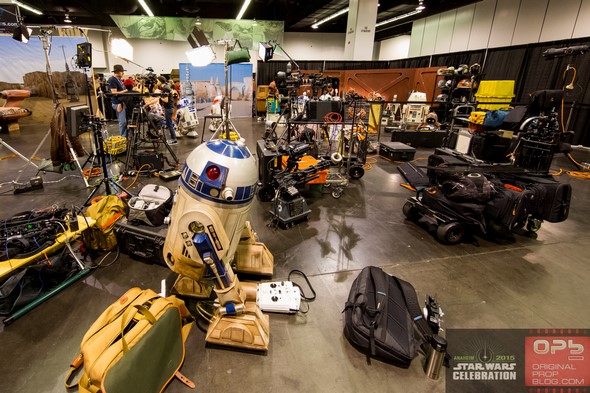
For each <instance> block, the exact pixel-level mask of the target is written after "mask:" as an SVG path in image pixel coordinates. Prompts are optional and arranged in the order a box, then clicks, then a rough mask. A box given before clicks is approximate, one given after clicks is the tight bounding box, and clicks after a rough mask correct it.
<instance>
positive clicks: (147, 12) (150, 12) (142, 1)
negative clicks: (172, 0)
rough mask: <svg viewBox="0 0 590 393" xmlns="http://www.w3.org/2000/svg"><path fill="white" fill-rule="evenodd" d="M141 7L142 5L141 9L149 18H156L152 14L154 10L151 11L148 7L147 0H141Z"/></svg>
mask: <svg viewBox="0 0 590 393" xmlns="http://www.w3.org/2000/svg"><path fill="white" fill-rule="evenodd" d="M139 5H141V7H142V8H143V10H144V11H145V13H146V14H148V16H154V13H153V12H152V10H150V7H148V5H147V3H146V2H145V0H139Z"/></svg>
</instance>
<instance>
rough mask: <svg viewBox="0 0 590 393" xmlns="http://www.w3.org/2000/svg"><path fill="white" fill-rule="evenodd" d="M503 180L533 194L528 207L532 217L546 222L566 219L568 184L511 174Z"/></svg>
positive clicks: (549, 178)
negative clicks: (531, 201)
mask: <svg viewBox="0 0 590 393" xmlns="http://www.w3.org/2000/svg"><path fill="white" fill-rule="evenodd" d="M503 181H504V183H506V184H511V185H515V186H517V187H519V188H521V189H524V190H526V191H528V192H531V193H533V194H534V202H533V205H532V206H531V207H530V209H529V210H530V213H531V215H532V216H533V217H534V218H537V219H541V220H545V221H548V222H562V221H565V220H566V219H567V217H568V215H569V207H570V200H571V197H572V186H571V185H570V184H567V183H560V182H559V181H557V180H555V179H554V178H553V177H542V176H513V177H510V178H508V179H503Z"/></svg>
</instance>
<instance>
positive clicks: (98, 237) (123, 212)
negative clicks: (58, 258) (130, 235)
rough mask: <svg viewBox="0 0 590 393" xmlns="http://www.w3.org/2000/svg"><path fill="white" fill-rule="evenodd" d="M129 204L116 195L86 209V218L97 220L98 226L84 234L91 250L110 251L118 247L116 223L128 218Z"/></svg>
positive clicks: (95, 202)
mask: <svg viewBox="0 0 590 393" xmlns="http://www.w3.org/2000/svg"><path fill="white" fill-rule="evenodd" d="M128 211H129V208H128V206H127V203H125V201H123V200H122V199H121V198H119V197H118V196H116V195H108V196H106V197H103V198H102V199H100V200H98V201H95V200H93V202H92V204H91V205H90V206H88V209H86V216H88V217H91V218H93V219H95V220H96V224H94V226H93V227H91V228H89V229H88V230H87V231H85V232H84V243H86V246H87V247H88V248H89V249H91V250H104V251H110V250H112V249H113V248H115V247H116V246H117V237H116V235H115V231H114V230H113V229H114V227H115V223H116V222H117V220H119V219H121V218H123V217H126V216H127V213H128Z"/></svg>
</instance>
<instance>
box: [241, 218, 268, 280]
mask: <svg viewBox="0 0 590 393" xmlns="http://www.w3.org/2000/svg"><path fill="white" fill-rule="evenodd" d="M234 267H235V271H236V272H238V273H247V274H256V275H261V276H272V273H273V267H274V257H273V256H272V254H271V253H270V251H269V250H268V248H266V246H265V245H264V243H260V242H259V241H258V237H257V236H256V232H254V231H253V230H252V227H251V226H250V222H249V221H246V224H245V226H244V230H243V231H242V235H241V237H240V243H238V248H237V249H236V255H235V259H234Z"/></svg>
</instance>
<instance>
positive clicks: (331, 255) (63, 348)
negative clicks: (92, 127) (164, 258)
mask: <svg viewBox="0 0 590 393" xmlns="http://www.w3.org/2000/svg"><path fill="white" fill-rule="evenodd" d="M234 124H235V125H236V127H237V128H238V130H239V131H240V133H241V134H242V136H244V137H245V138H246V139H247V144H248V145H249V147H250V150H251V151H252V152H255V151H256V150H255V141H256V139H259V138H260V137H261V135H262V133H263V124H262V123H259V122H256V120H255V119H237V120H235V121H234ZM47 127H48V126H47V123H43V122H36V121H35V120H34V116H33V117H32V118H30V119H28V120H27V121H24V122H22V125H21V131H20V132H19V133H15V134H10V135H8V134H2V135H1V136H0V137H1V138H2V139H3V140H4V141H5V142H7V143H9V144H10V145H11V146H13V147H14V148H16V149H17V150H19V151H20V152H21V153H23V154H24V155H30V154H32V153H33V151H34V149H35V147H36V145H37V144H38V143H39V141H40V140H41V139H42V137H43V136H44V134H45V132H46V131H47ZM109 128H110V129H114V125H112V124H111V125H109ZM199 133H200V130H199ZM208 136H209V134H207V135H206V137H208ZM84 138H88V136H85V137H84ZM386 138H388V135H386V136H384V139H386ZM197 143H198V141H195V140H192V139H187V138H183V139H181V140H180V142H179V144H178V145H176V146H174V149H175V150H176V151H177V152H178V154H179V157H180V158H181V161H182V160H183V159H184V158H185V157H186V156H187V154H188V152H190V151H191V150H192V149H193V148H194V147H195V146H196V144H197ZM9 154H10V152H9V151H8V150H7V149H5V148H4V147H2V148H0V156H3V157H4V156H7V155H9ZM428 154H430V151H429V150H428V149H424V150H422V149H420V150H419V151H418V154H417V157H427V156H428ZM37 155H38V156H40V157H47V156H49V143H48V142H47V143H45V146H43V148H42V149H41V151H40V153H39V154H37ZM23 163H24V161H21V160H20V159H18V158H10V159H3V160H0V183H3V186H2V187H1V188H0V211H1V214H0V216H1V217H3V218H6V217H10V216H11V215H12V214H14V213H16V212H20V211H23V210H29V209H40V208H44V207H47V206H50V205H52V204H55V203H57V204H59V205H65V206H70V205H72V204H73V205H77V206H81V205H82V204H83V202H84V200H85V198H86V196H87V195H88V193H89V190H88V189H86V188H85V187H84V185H83V183H82V180H81V179H79V178H74V177H69V178H66V179H65V180H63V181H61V182H59V183H51V181H56V180H59V179H61V178H62V177H63V175H59V174H54V173H47V174H45V175H44V176H43V178H44V181H45V187H44V189H43V190H38V191H33V192H29V193H25V194H20V195H13V193H12V187H11V185H10V184H9V185H4V183H5V182H10V181H12V180H13V179H15V177H16V176H17V175H18V173H19V170H21V169H22V166H23ZM554 165H555V167H556V168H559V167H563V168H565V169H573V167H572V166H571V164H569V163H568V162H566V160H565V159H563V158H557V159H556V160H555V162H554ZM24 171H25V173H24V174H23V179H27V178H28V177H31V176H33V175H34V174H35V170H33V169H32V168H30V167H29V168H26V169H25V170H24ZM66 174H76V173H75V172H68V173H66ZM560 179H561V181H564V182H570V183H571V184H572V186H573V198H572V203H571V213H570V216H569V219H568V220H567V221H565V222H563V223H558V224H551V223H544V224H543V226H542V228H541V230H540V231H539V232H538V236H537V237H536V238H530V237H525V236H519V235H515V236H514V238H513V239H504V240H503V241H501V242H494V241H490V240H486V239H482V238H477V242H476V243H463V244H460V245H457V246H445V245H442V244H440V243H439V242H438V241H436V240H435V239H434V237H433V236H432V235H430V234H428V233H427V232H426V231H425V230H424V229H422V228H421V227H419V226H417V225H416V224H415V223H412V222H408V221H406V220H405V219H404V216H403V214H402V209H401V207H402V205H403V204H404V201H405V200H406V198H407V197H409V196H410V195H411V193H410V192H409V191H407V190H406V189H404V188H402V187H400V186H399V184H400V182H401V181H402V179H401V177H400V175H399V174H398V172H397V170H396V165H395V164H394V163H392V162H389V161H386V160H383V159H380V158H377V159H376V163H375V164H374V165H373V167H372V168H371V169H370V170H368V171H367V173H366V174H365V176H364V177H363V178H362V179H361V180H358V181H352V182H351V184H350V186H349V187H348V188H347V189H346V190H345V193H344V195H343V196H342V198H341V199H339V200H335V199H333V198H332V197H331V196H330V195H329V194H327V193H326V194H324V195H321V194H320V193H319V192H316V193H310V194H308V195H307V196H308V199H307V200H308V203H309V205H310V207H311V209H312V213H311V215H310V220H309V222H307V223H303V224H301V225H298V226H296V227H295V228H292V229H289V230H280V229H271V228H269V227H268V226H267V224H268V223H269V220H270V215H269V213H268V211H269V209H270V208H271V204H270V203H262V202H260V201H258V200H257V199H255V201H254V205H253V209H252V212H251V222H252V224H253V227H254V228H255V230H256V231H257V232H258V235H259V237H260V239H261V241H263V242H265V243H266V245H267V246H268V248H269V249H270V251H271V252H272V253H273V255H274V258H275V275H274V279H277V280H278V279H285V278H286V277H287V274H288V273H289V271H291V270H292V269H300V270H302V271H304V272H305V273H306V274H307V275H308V276H309V277H310V280H311V282H312V284H313V286H314V287H315V290H316V292H317V300H315V301H314V302H312V303H311V304H310V310H309V313H307V314H305V315H303V314H302V315H278V314H273V315H271V316H270V321H271V322H270V329H271V330H270V337H271V343H270V349H269V351H268V354H267V355H266V356H263V355H256V354H250V353H243V352H235V351H230V350H222V349H209V348H206V347H205V342H204V333H203V332H201V331H200V330H199V329H196V328H195V329H193V330H192V333H191V335H190V337H189V338H188V341H187V344H186V348H187V355H186V360H185V363H184V366H183V369H182V372H183V373H184V374H185V375H186V376H188V377H189V378H191V379H192V380H193V381H195V382H196V384H197V388H196V390H195V391H196V392H228V391H258V392H274V391H281V392H361V391H363V392H443V391H445V383H444V377H443V378H441V379H440V380H438V381H432V380H429V379H427V378H426V377H425V375H424V372H423V370H422V368H421V362H422V358H421V357H418V358H417V359H415V360H414V362H413V363H412V365H411V367H410V368H409V369H407V370H404V369H399V368H396V367H393V366H390V365H387V364H384V363H381V362H378V361H373V362H372V364H371V365H367V363H366V361H365V357H364V355H362V354H360V353H359V352H357V351H356V350H355V349H353V348H352V347H351V346H350V345H349V344H348V342H347V341H346V340H345V338H344V336H343V334H342V327H343V314H342V313H341V311H342V309H343V307H344V302H345V301H346V299H347V295H348V292H349V288H350V285H351V283H352V280H353V279H354V278H355V277H356V275H357V274H358V272H359V270H360V269H362V268H363V267H365V266H368V265H376V266H380V267H382V268H383V269H384V270H385V271H387V272H388V273H390V274H395V275H397V276H399V277H401V278H403V279H405V280H408V281H410V282H411V283H413V285H414V286H415V287H416V290H417V292H418V296H419V298H420V299H423V298H424V296H426V295H427V294H431V295H436V297H437V299H438V300H439V302H440V303H441V305H442V307H443V309H444V311H445V318H444V324H445V327H446V328H588V327H590V313H589V312H588V303H587V299H588V297H590V286H588V284H587V283H588V282H590V268H589V267H588V262H590V258H589V257H588V254H587V252H588V244H589V243H588V242H589V240H590V234H589V233H588V231H587V229H588V228H590V206H589V205H588V191H589V189H590V183H588V181H586V180H581V179H576V178H572V177H569V176H567V175H565V174H564V175H562V176H561V178H560ZM130 181H131V180H127V181H124V182H123V184H129V183H130ZM158 181H159V180H158V179H155V178H140V180H139V182H138V183H137V184H136V185H135V186H134V187H133V188H132V189H131V191H138V190H139V189H140V188H141V185H142V184H148V183H155V182H156V183H157V182H158ZM167 185H168V186H172V184H167ZM171 274H172V273H171V272H170V271H169V270H168V269H166V268H164V267H161V266H158V265H151V264H146V263H142V262H139V261H136V260H132V259H130V258H129V257H127V256H126V255H123V254H122V255H121V256H120V258H119V260H118V261H117V262H116V263H115V264H114V265H112V266H110V267H108V268H105V269H99V270H97V271H95V272H94V273H93V274H92V275H91V276H88V277H87V278H86V279H84V280H83V281H79V282H76V283H75V284H73V285H72V286H71V287H69V288H67V289H66V290H64V291H62V292H61V293H59V294H58V295H56V296H55V297H54V298H52V299H50V300H48V301H47V302H45V303H44V304H42V305H41V306H39V307H38V308H36V309H34V310H33V311H31V312H29V313H28V314H26V315H25V316H23V317H21V318H20V319H18V320H16V321H15V322H14V323H13V324H11V325H9V326H6V327H4V326H1V325H0V348H2V356H1V357H0V359H1V367H0V392H12V393H19V392H23V393H32V392H62V391H64V387H63V377H64V375H65V373H66V371H67V369H68V365H69V363H70V361H71V360H72V359H73V358H74V356H75V355H76V354H77V353H78V349H79V345H80V341H81V339H82V336H83V335H84V333H85V332H86V330H87V329H88V328H89V326H90V325H91V324H92V322H93V321H94V320H95V319H96V317H97V316H98V315H99V314H100V313H101V312H102V311H103V310H104V309H105V308H106V307H107V306H108V305H110V304H111V303H112V302H114V301H115V300H116V299H117V298H118V297H119V296H120V295H122V294H123V293H124V292H125V291H126V290H127V289H129V288H131V287H134V286H139V287H142V288H152V289H154V290H156V291H159V290H160V282H161V280H162V279H164V278H170V276H171ZM242 389H243V390H242ZM188 391H190V390H188V389H187V388H185V387H184V386H183V385H182V384H180V383H179V382H178V381H172V383H171V384H170V385H169V387H168V388H167V389H166V392H169V393H172V392H188ZM482 391H483V390H482Z"/></svg>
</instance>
